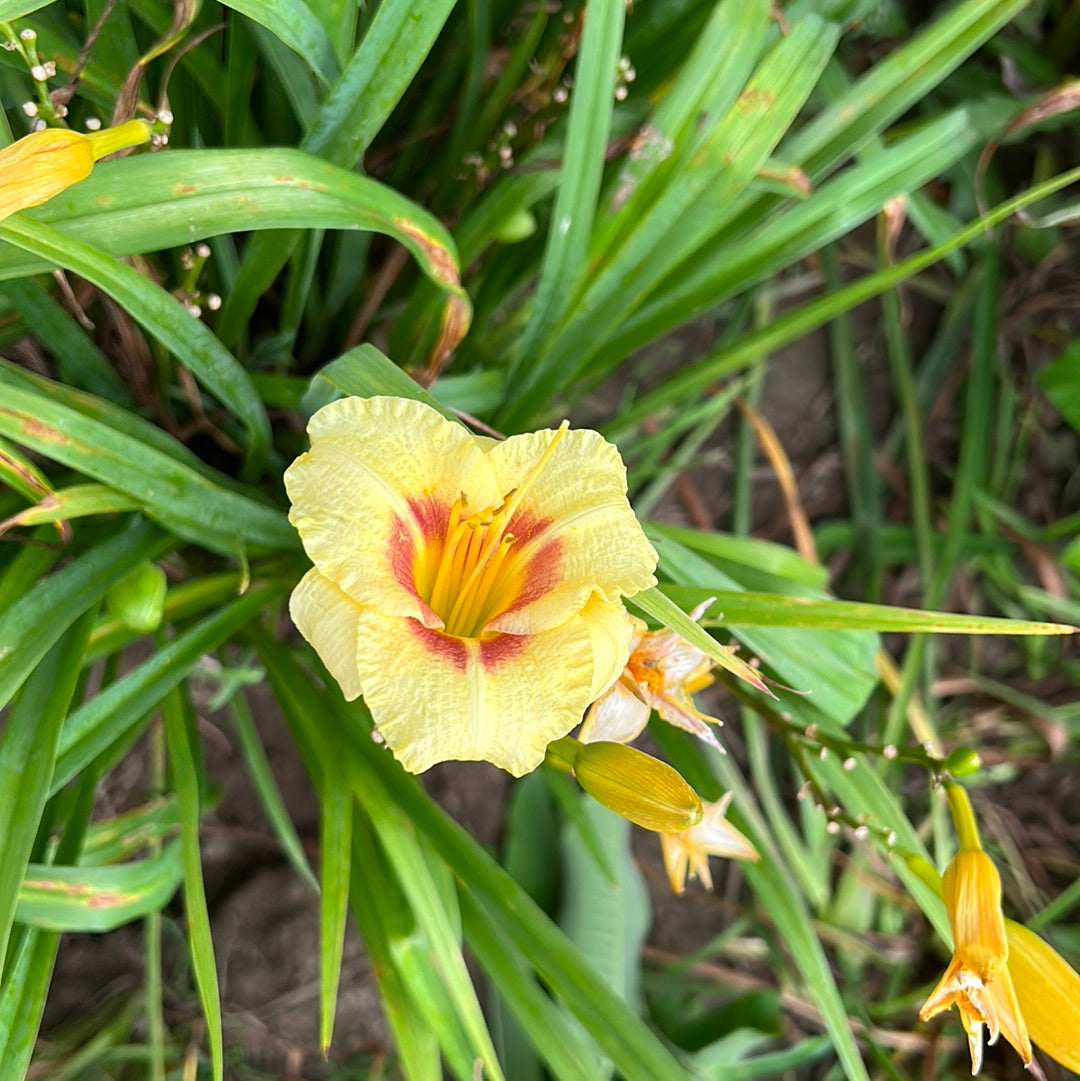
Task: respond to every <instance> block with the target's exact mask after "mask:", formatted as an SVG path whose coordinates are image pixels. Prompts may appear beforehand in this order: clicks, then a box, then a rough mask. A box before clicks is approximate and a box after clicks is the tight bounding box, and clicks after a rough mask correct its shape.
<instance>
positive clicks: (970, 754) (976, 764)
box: [945, 747, 982, 777]
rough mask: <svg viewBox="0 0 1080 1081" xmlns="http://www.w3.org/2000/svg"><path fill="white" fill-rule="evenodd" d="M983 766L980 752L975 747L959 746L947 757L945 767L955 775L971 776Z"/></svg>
mask: <svg viewBox="0 0 1080 1081" xmlns="http://www.w3.org/2000/svg"><path fill="white" fill-rule="evenodd" d="M981 768H982V759H981V758H980V757H979V752H978V751H976V750H975V749H974V748H973V747H957V748H956V750H955V751H953V752H952V754H950V755H949V757H948V758H946V759H945V769H946V770H948V771H949V773H951V774H952V775H953V776H954V777H970V776H971V775H972V774H973V773H978V771H979V770H980V769H981Z"/></svg>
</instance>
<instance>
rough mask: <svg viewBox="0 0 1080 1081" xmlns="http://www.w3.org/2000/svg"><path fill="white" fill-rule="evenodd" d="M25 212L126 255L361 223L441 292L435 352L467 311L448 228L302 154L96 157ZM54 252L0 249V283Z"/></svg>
mask: <svg viewBox="0 0 1080 1081" xmlns="http://www.w3.org/2000/svg"><path fill="white" fill-rule="evenodd" d="M26 217H33V218H35V219H36V220H37V221H39V222H46V223H48V224H50V225H54V226H56V227H58V228H62V229H63V232H64V234H65V236H68V237H71V238H73V239H76V240H81V241H83V242H84V243H86V244H89V245H92V246H94V247H96V248H99V249H101V250H102V251H105V252H108V253H109V254H110V255H117V256H119V255H133V254H135V253H137V252H147V251H160V250H162V249H164V248H171V247H175V246H177V245H180V244H189V243H192V242H194V241H196V240H202V239H205V238H206V237H210V236H217V235H219V234H222V233H235V232H246V231H249V230H253V229H259V230H261V229H366V230H370V231H371V232H376V233H382V234H384V235H386V236H388V237H391V238H392V239H394V240H397V241H398V242H399V243H400V244H402V245H403V246H404V247H405V248H407V249H408V251H409V252H410V253H411V255H412V256H413V258H414V259H415V260H416V262H417V265H418V266H419V267H420V269H421V271H423V273H424V274H425V275H426V276H427V277H428V278H430V279H431V280H432V281H433V282H434V283H435V284H436V285H437V286H439V287H440V288H441V289H443V290H444V291H445V292H446V294H447V305H446V311H445V314H444V316H443V333H442V336H441V340H440V343H439V346H438V348H439V349H442V350H445V351H446V352H449V350H451V349H452V348H453V347H454V345H456V344H457V342H458V341H460V340H461V338H462V337H464V335H465V331H466V330H467V329H468V326H469V319H470V316H471V313H472V308H471V305H470V304H469V300H468V297H467V296H466V295H465V291H464V290H463V289H462V288H461V276H460V265H459V261H458V255H457V250H456V249H455V247H454V242H453V240H452V239H451V238H450V234H449V232H447V230H446V229H445V228H444V227H443V226H442V224H441V223H440V222H439V221H438V220H437V219H436V218H434V217H432V215H430V214H428V213H427V212H426V211H425V210H423V209H422V208H421V207H419V206H417V205H416V204H415V203H413V202H411V201H410V200H409V199H406V198H405V197H404V196H403V195H399V194H398V193H397V192H395V191H393V190H392V189H390V188H388V187H385V186H384V185H382V184H380V183H379V182H378V181H376V180H372V179H370V178H369V177H364V176H359V175H357V174H356V173H352V172H350V171H349V170H347V169H341V168H339V167H337V166H335V165H331V164H329V163H328V162H325V161H322V160H321V159H320V158H316V157H315V156H313V155H311V154H306V153H304V152H303V151H302V150H289V149H272V150H170V151H168V152H167V153H160V154H137V155H134V156H132V157H129V158H124V159H122V160H120V161H112V162H102V163H101V164H100V165H98V166H97V168H96V169H95V170H94V172H93V173H92V174H91V175H90V176H89V177H87V179H86V180H84V181H82V182H81V183H79V184H76V185H75V186H74V187H72V188H69V189H68V190H67V191H66V192H64V193H62V194H61V195H60V196H58V197H57V198H55V199H53V200H51V201H50V202H49V203H47V204H45V205H44V206H42V207H40V208H37V209H35V210H34V211H33V212H32V213H29V214H27V215H26ZM59 262H60V261H59V258H57V257H56V256H50V255H48V254H44V253H35V254H30V253H27V252H25V251H19V250H16V249H14V248H13V247H10V246H4V247H2V248H0V279H7V278H18V277H24V276H26V275H28V274H37V273H40V272H42V271H45V270H50V269H52V268H53V267H55V266H57V265H59Z"/></svg>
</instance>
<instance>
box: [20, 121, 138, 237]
mask: <svg viewBox="0 0 1080 1081" xmlns="http://www.w3.org/2000/svg"><path fill="white" fill-rule="evenodd" d="M150 133H151V129H150V125H149V124H147V123H146V122H145V121H142V120H129V121H128V122H127V123H126V124H120V125H118V126H117V127H115V128H104V129H103V130H101V131H92V132H90V133H89V134H88V135H83V134H81V133H80V132H77V131H71V130H70V129H68V128H44V129H42V130H41V131H35V132H31V133H30V134H29V135H25V136H23V138H21V139H18V140H17V141H16V142H14V143H12V144H11V145H10V146H6V147H4V149H3V150H0V220H2V219H4V218H6V217H8V216H9V215H11V214H14V213H15V212H16V211H19V210H25V209H26V208H27V207H31V206H38V205H40V204H41V203H44V202H47V201H48V200H49V199H51V198H52V197H53V196H54V195H59V194H60V192H62V191H63V190H64V189H65V188H70V187H71V185H72V184H76V183H78V182H79V181H80V180H84V179H85V178H86V177H88V176H89V175H90V170H91V169H92V168H93V167H94V162H95V161H98V160H99V159H101V158H103V157H105V156H106V155H108V154H114V153H116V151H117V150H123V149H125V148H127V147H129V146H138V145H139V144H140V143H145V142H147V141H148V140H149V138H150Z"/></svg>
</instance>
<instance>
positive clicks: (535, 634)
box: [285, 398, 657, 776]
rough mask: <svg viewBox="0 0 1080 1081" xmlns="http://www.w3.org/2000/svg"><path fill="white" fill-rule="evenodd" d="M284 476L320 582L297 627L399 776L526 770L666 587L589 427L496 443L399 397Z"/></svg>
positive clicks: (325, 422)
mask: <svg viewBox="0 0 1080 1081" xmlns="http://www.w3.org/2000/svg"><path fill="white" fill-rule="evenodd" d="M308 434H309V436H310V438H311V450H310V451H309V452H308V453H306V454H303V455H301V456H300V457H299V458H298V459H297V460H296V461H295V462H294V463H293V464H292V465H291V466H290V467H289V469H288V470H287V471H286V473H285V484H286V488H287V489H288V492H289V497H290V499H291V500H292V510H291V511H290V515H289V518H290V521H291V522H292V523H293V525H294V526H295V527H296V529H297V530H298V531H299V533H300V537H301V539H302V541H303V543H304V548H305V550H306V551H307V554H308V556H309V557H310V558H311V561H312V562H313V563H314V564H315V566H314V569H313V570H311V571H309V572H308V573H307V575H305V577H304V578H303V579H302V580H301V582H300V584H299V585H298V586H297V588H296V590H295V591H294V592H293V595H292V600H291V604H290V611H291V613H292V617H293V621H294V622H295V623H296V625H297V627H298V628H299V629H300V631H301V633H302V634H303V635H304V637H305V638H307V640H308V641H309V642H310V643H311V644H312V645H313V646H314V647H315V649H316V651H317V652H318V653H319V655H320V657H321V658H322V660H323V663H324V664H325V665H326V667H327V668H328V669H329V671H330V673H331V674H332V675H333V676H334V678H335V679H336V680H337V681H338V683H339V684H340V686H341V689H342V692H343V693H344V694H345V696H346V698H350V699H352V698H355V697H357V696H358V695H360V694H363V696H364V700H365V702H366V703H367V705H368V707H369V709H370V710H371V713H372V716H373V717H374V719H375V723H376V725H377V727H378V730H379V733H380V734H381V736H382V738H383V739H384V740H385V741H386V743H387V744H388V745H389V746H390V748H391V750H392V751H393V752H394V754H395V755H396V756H397V758H398V759H399V760H400V762H401V763H402V765H403V766H404V767H405V768H406V769H407V770H410V771H412V772H414V773H419V772H421V771H423V770H425V769H427V768H428V767H429V766H431V765H434V764H435V763H436V762H442V761H446V760H451V759H465V760H477V759H483V760H486V761H489V762H492V763H494V764H495V765H497V766H500V767H501V768H502V769H505V770H507V771H509V772H510V773H512V774H514V775H515V776H521V775H522V774H524V773H527V772H529V771H530V770H532V769H535V768H536V766H538V765H539V764H540V762H541V761H542V760H543V757H544V751H545V748H546V747H547V745H548V743H550V742H551V741H552V740H554V739H557V738H559V737H560V736H564V735H565V734H566V733H567V732H569V731H570V729H571V728H573V727H574V725H575V724H577V722H578V721H579V720H580V718H581V714H582V713H583V712H584V710H585V708H586V707H587V706H588V704H589V703H590V702H592V701H594V700H595V699H596V698H597V697H598V696H599V695H600V694H602V693H603V692H604V691H605V690H606V689H607V688H608V687H609V686H610V685H611V684H612V683H613V682H614V681H615V679H616V678H617V677H618V675H619V673H620V672H621V671H622V668H623V666H624V664H625V663H626V658H627V656H628V655H629V652H630V639H631V635H632V633H633V626H632V624H631V622H630V617H629V615H628V614H627V613H626V610H625V609H624V608H623V605H622V599H621V598H622V597H624V596H632V595H633V594H635V593H637V592H639V591H640V590H643V589H647V588H649V587H650V586H652V585H654V584H655V583H656V579H655V577H654V576H653V569H654V568H655V566H656V558H657V557H656V553H655V552H654V551H653V549H652V546H651V545H650V544H649V542H648V541H647V540H646V538H645V535H644V533H643V532H642V530H641V527H640V525H639V524H638V522H637V519H636V518H635V517H634V513H633V511H632V510H631V509H630V504H629V503H628V501H627V498H626V470H625V468H624V466H623V464H622V460H621V459H620V457H619V453H618V451H617V450H616V448H615V447H613V446H612V445H611V444H610V443H608V442H606V441H605V440H604V439H603V438H602V437H601V436H600V435H598V434H597V433H596V432H592V431H587V430H576V431H569V430H567V427H566V426H565V425H564V426H563V427H562V428H560V429H559V430H558V431H542V432H533V433H531V434H527V435H519V436H512V437H511V438H509V439H507V440H505V441H502V442H496V441H495V440H491V439H486V438H479V437H476V436H473V435H471V434H470V433H469V432H468V431H467V430H466V429H465V428H464V427H462V426H461V425H458V424H454V423H452V422H451V421H448V420H446V419H445V418H444V417H443V416H441V415H440V414H439V413H437V412H436V411H435V410H434V409H431V408H429V407H428V406H426V405H423V404H421V403H419V402H415V401H411V400H407V399H402V398H345V399H343V400H341V401H337V402H333V403H331V404H330V405H328V406H326V407H325V408H323V409H321V410H319V411H318V412H317V413H316V414H315V415H314V416H313V417H312V418H311V421H310V423H309V425H308Z"/></svg>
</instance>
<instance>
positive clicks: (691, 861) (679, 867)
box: [660, 792, 759, 893]
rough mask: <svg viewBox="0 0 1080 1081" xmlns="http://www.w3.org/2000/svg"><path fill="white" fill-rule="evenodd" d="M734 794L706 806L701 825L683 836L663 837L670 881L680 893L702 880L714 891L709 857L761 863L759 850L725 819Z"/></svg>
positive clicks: (683, 833) (665, 835) (661, 837)
mask: <svg viewBox="0 0 1080 1081" xmlns="http://www.w3.org/2000/svg"><path fill="white" fill-rule="evenodd" d="M730 802H731V793H730V792H728V793H727V794H726V795H724V796H723V797H722V798H721V799H719V800H717V801H716V802H715V803H710V802H709V801H707V800H705V801H703V802H702V805H701V806H702V812H703V813H702V816H701V821H700V822H698V823H697V825H695V826H691V827H690V828H689V829H686V830H683V831H682V832H681V833H662V834H660V847H661V849H662V851H663V854H664V868H665V870H666V871H667V876H668V881H669V882H670V883H671V888H672V889H673V890H674V891H675V892H676V893H682V892H683V890H684V889H685V888H686V879H687V876H688V875H689V877H690V878H696V879H698V880H699V881H700V882H701V884H702V885H703V886H704V887H705V888H706V889H707V890H711V889H712V888H713V883H712V875H711V874H710V873H709V857H710V856H721V857H723V858H725V859H735V860H751V861H757V860H758V859H759V856H758V852H757V849H756V848H754V846H753V845H752V844H751V843H750V841H749V839H748V838H747V837H746V836H745V835H744V834H742V833H741V832H740V831H739V830H737V829H736V828H735V827H734V826H733V825H732V824H731V823H730V822H729V821H728V820H727V819H726V818H725V817H724V815H725V813H726V811H727V808H728V804H729V803H730Z"/></svg>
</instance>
